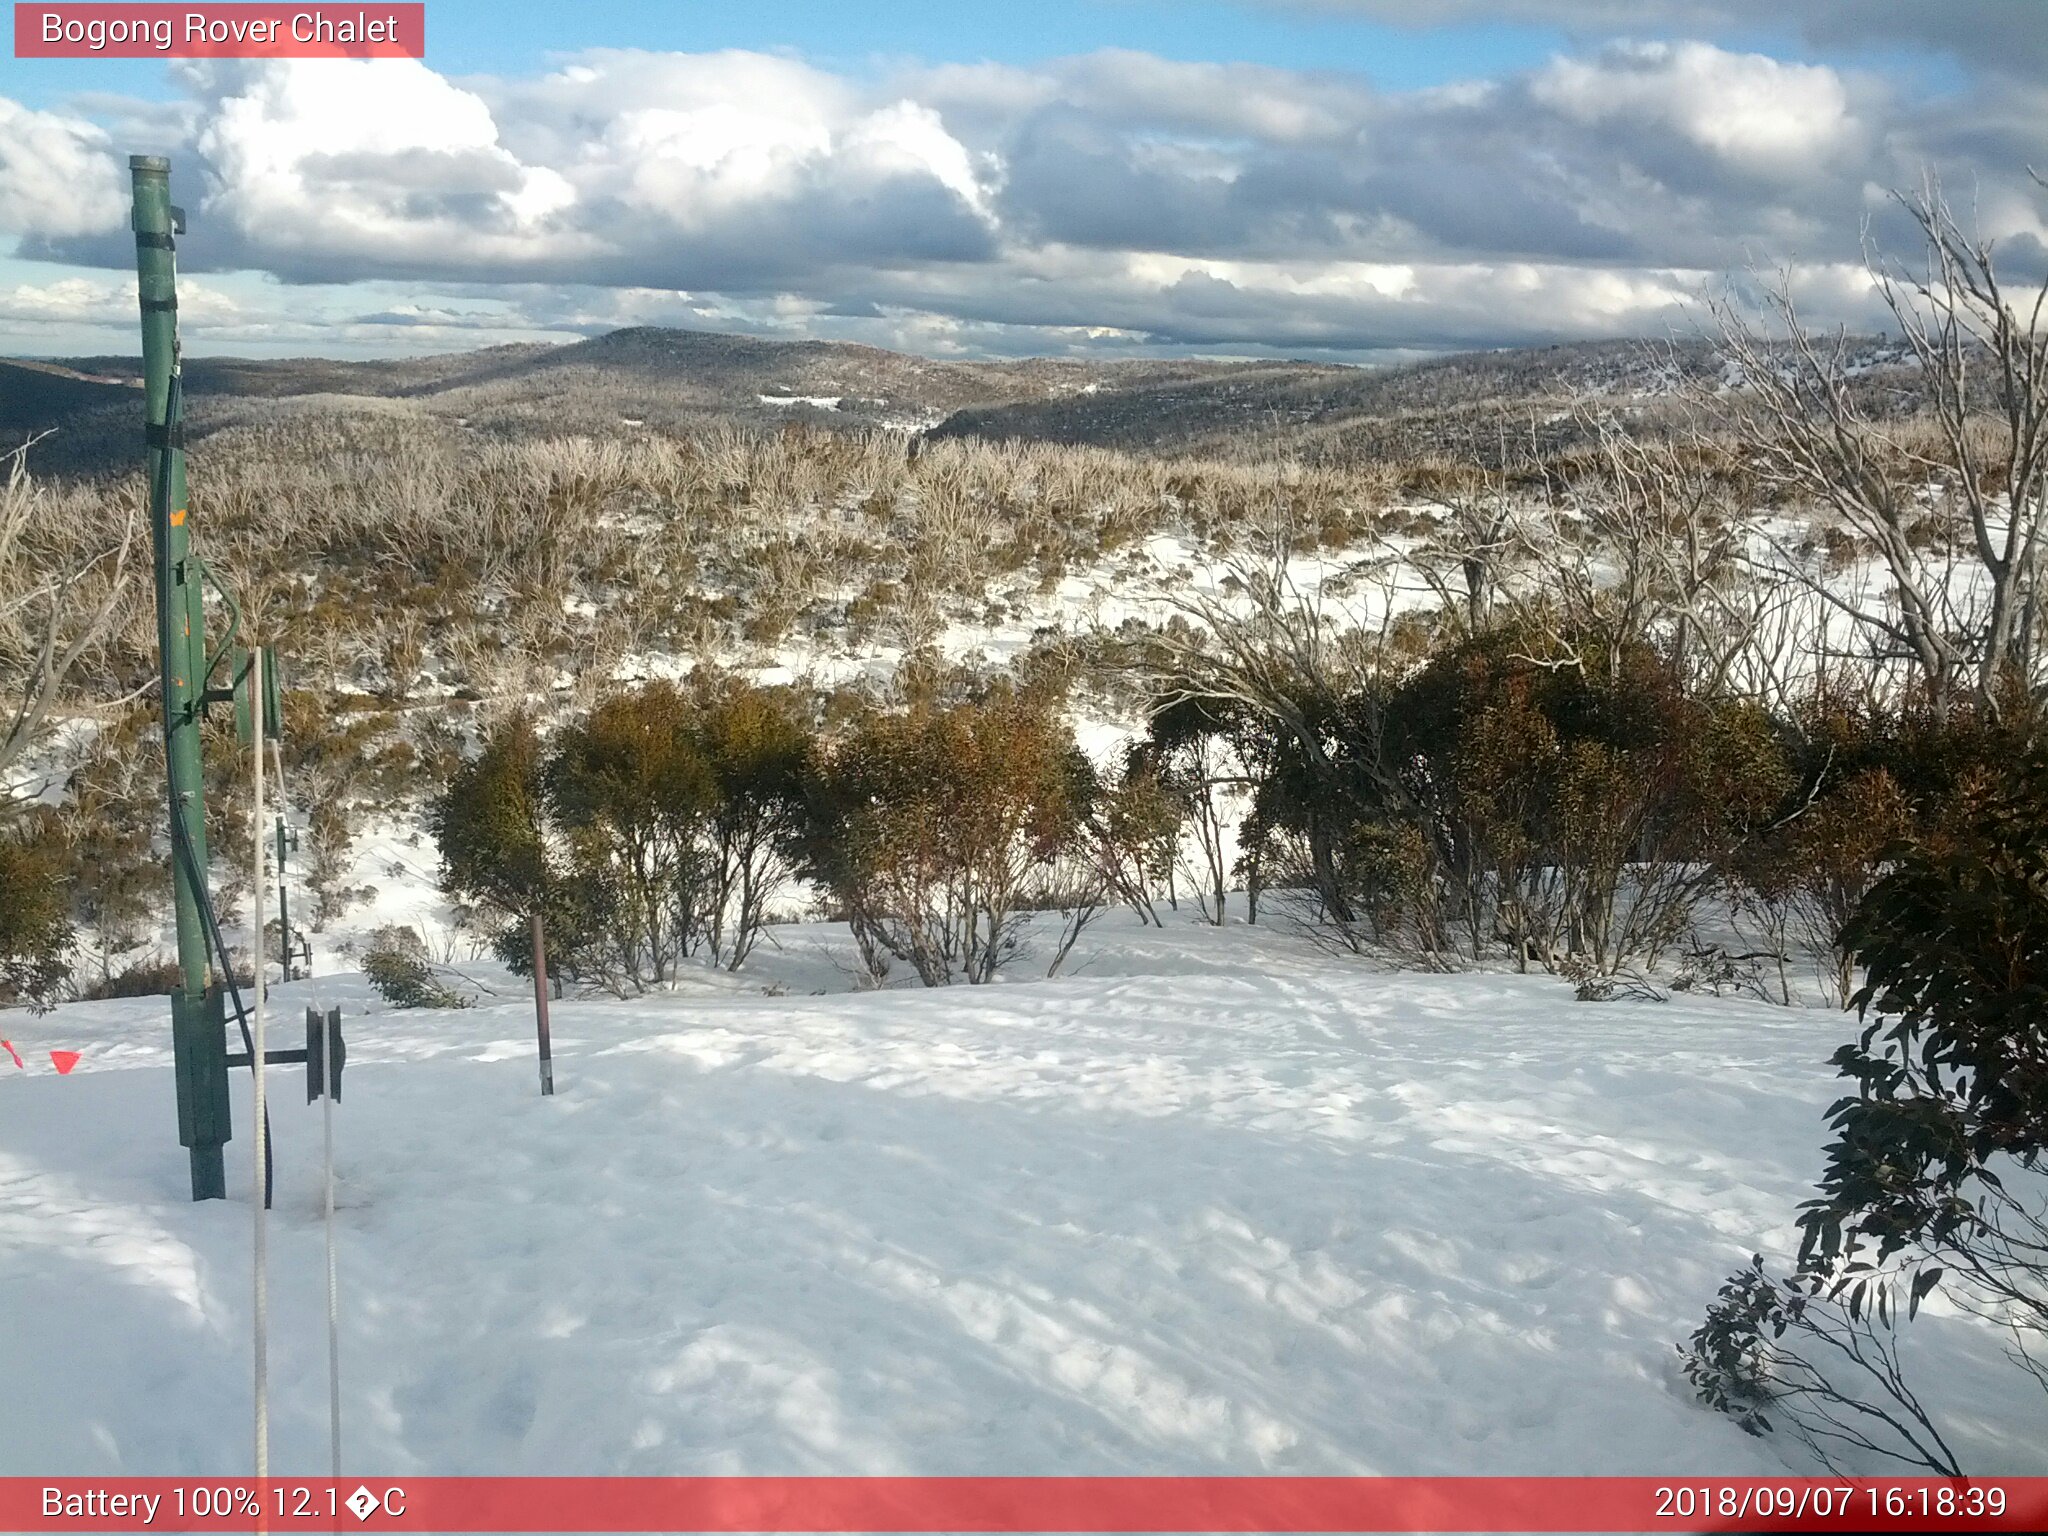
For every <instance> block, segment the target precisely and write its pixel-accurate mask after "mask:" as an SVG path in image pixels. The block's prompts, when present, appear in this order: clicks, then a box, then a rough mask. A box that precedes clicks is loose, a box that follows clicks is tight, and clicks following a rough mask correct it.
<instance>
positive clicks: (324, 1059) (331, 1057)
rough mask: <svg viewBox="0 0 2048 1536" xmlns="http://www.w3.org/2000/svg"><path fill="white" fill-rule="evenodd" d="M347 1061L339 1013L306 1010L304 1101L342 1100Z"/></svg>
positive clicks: (346, 1049) (336, 1011) (332, 1010)
mask: <svg viewBox="0 0 2048 1536" xmlns="http://www.w3.org/2000/svg"><path fill="white" fill-rule="evenodd" d="M347 1061H348V1047H347V1046H346V1045H344V1044H343V1043H342V1038H341V1010H340V1009H339V1008H330V1009H328V1010H327V1013H326V1016H325V1017H324V1018H323V1017H322V1016H321V1013H320V1010H319V1009H318V1008H308V1009H307V1010H306V1102H307V1103H308V1104H311V1103H313V1102H314V1101H315V1100H317V1099H320V1098H322V1097H323V1096H331V1097H332V1098H334V1099H335V1100H336V1101H337V1102H338V1101H339V1100H340V1098H341V1069H342V1067H343V1065H344V1064H345V1063H346V1062H347Z"/></svg>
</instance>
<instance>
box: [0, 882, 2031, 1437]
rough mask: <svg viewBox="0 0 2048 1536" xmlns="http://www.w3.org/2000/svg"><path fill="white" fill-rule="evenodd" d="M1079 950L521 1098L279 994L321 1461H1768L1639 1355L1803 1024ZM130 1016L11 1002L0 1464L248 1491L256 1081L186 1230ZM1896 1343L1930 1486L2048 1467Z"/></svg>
mask: <svg viewBox="0 0 2048 1536" xmlns="http://www.w3.org/2000/svg"><path fill="white" fill-rule="evenodd" d="M1097 933H1101V934H1102V935H1103V937H1101V938H1100V939H1097V938H1096V935H1097ZM776 937H777V941H778V946H779V947H778V949H777V950H775V951H772V952H770V953H768V954H767V955H766V956H765V965H764V970H765V972H766V974H767V975H772V976H779V977H780V978H781V979H783V980H784V981H785V982H787V983H788V984H789V985H790V986H791V988H792V990H793V991H799V990H803V989H808V988H810V987H815V986H821V985H831V984H833V983H834V982H835V980H836V979H837V978H838V975H839V973H838V972H837V970H836V969H835V965H834V957H833V952H832V951H833V946H835V945H843V944H844V943H845V940H844V937H843V934H842V933H839V932H836V931H835V930H831V929H826V928H823V927H820V926H815V925H807V926H797V927H788V928H783V929H780V930H778V931H777V935H776ZM1089 939H1090V940H1092V941H1094V945H1093V951H1092V953H1091V954H1090V955H1089V956H1088V957H1087V959H1086V961H1085V963H1084V964H1083V966H1082V968H1081V969H1080V970H1079V972H1078V973H1077V974H1073V975H1069V976H1063V977H1062V978H1061V979H1059V980H1056V981H1050V982H1044V981H1037V982H1030V983H1020V984H1012V985H999V986H995V987H987V988H973V989H969V988H965V987H961V988H954V989H950V990H945V991H937V992H925V991H922V990H915V989H913V990H893V989H892V990H889V991H884V992H868V993H846V992H839V993H837V994H836V995H821V996H800V995H789V996H781V997H766V996H763V995H761V993H760V992H759V991H758V990H757V989H758V988H759V986H760V985H761V982H762V980H763V979H764V978H763V977H761V976H755V977H752V978H751V979H740V980H735V979H733V978H711V977H708V976H707V977H706V978H705V979H704V982H703V984H702V985H701V986H699V987H697V988H695V989H693V990H691V991H688V992H684V993H678V994H674V995H667V996H661V997H656V998H649V999H643V1000H636V1001H633V1002H627V1003H620V1002H613V1001H600V1000H588V1001H579V1000H569V1001H564V1002H561V1003H558V1004H556V1005H555V1009H554V1032H555V1050H556V1063H557V1066H556V1071H557V1077H558V1081H559V1083H560V1085H561V1089H560V1093H559V1095H558V1096H557V1097H556V1098H555V1099H553V1100H547V1101H543V1100H541V1099H540V1098H539V1097H538V1096H537V1091H536V1081H535V1069H534V1064H533V1048H532V1022H531V1016H530V1009H529V1006H528V1005H527V1003H525V1002H524V1001H523V1000H521V999H520V998H519V994H518V990H517V987H518V984H517V982H516V981H511V980H506V981H505V982H504V985H505V989H506V1000H504V1001H500V1002H492V1001H490V1000H489V999H486V1005H485V1006H480V1007H477V1008H474V1009H471V1010H466V1011H459V1012H450V1013H424V1012H422V1013H394V1012H372V1011H368V1010H370V1009H372V1008H374V1007H375V1006H377V1005H375V1004H374V1002H373V1001H372V999H371V997H370V994H369V993H368V992H367V991H366V989H364V988H363V986H362V984H361V982H360V980H359V979H358V978H354V977H325V978H321V979H320V980H318V981H314V982H301V983H295V984H293V985H292V986H288V987H284V988H281V989H278V991H277V1002H276V1008H277V1012H276V1015H275V1017H276V1018H277V1019H278V1020H280V1021H281V1022H280V1023H278V1024H277V1025H275V1026H274V1027H275V1028H277V1029H279V1030H282V1031H283V1032H285V1033H291V1032H292V1026H294V1025H295V1024H296V1022H297V1020H298V1018H299V1017H301V1016H302V1010H303V1006H304V1004H305V1002H306V1001H308V1000H312V999H313V998H315V996H316V995H317V999H318V1001H320V1002H321V1003H322V1004H323V1005H326V1004H334V1003H339V1004H340V1005H341V1006H343V1007H344V1008H345V1009H346V1010H347V1012H348V1019H349V1022H348V1031H349V1036H350V1063H349V1068H348V1075H347V1077H346V1079H345V1097H344V1099H343V1101H342V1104H341V1105H340V1107H339V1109H338V1111H337V1136H338V1140H339V1147H340V1152H339V1162H340V1167H341V1170H342V1175H341V1194H340V1205H341V1211H340V1224H341V1283H342V1290H343V1305H344V1322H343V1329H344V1332H343V1344H342V1349H343V1372H344V1382H343V1385H344V1405H345V1415H346V1418H345V1427H344V1435H345V1445H344V1454H345V1458H346V1469H347V1470H349V1471H361V1472H364V1473H368V1472H371V1471H377V1472H388V1473H392V1474H404V1473H443V1474H455V1473H476V1474H487V1473H556V1474H598V1473H643V1474H653V1473H673V1474H688V1473H752V1474H766V1473H827V1472H832V1473H922V1474H972V1473H1009V1474H1033V1473H1104V1474H1107V1473H1261V1472H1271V1473H1283V1472H1289V1473H1316V1472H1329V1473H1401V1474H1429V1473H1452V1474H1455V1473H1525V1474H1545V1473H1556V1474H1564V1473H1586V1474H1598V1473H1634V1474H1649V1473H1667V1472H1668V1473H1702V1472H1708V1473H1723V1474H1743V1473H1754V1474H1760V1475H1768V1474H1773V1473H1781V1472H1785V1471H1787V1470H1802V1471H1803V1470H1809V1468H1808V1466H1807V1464H1806V1463H1805V1462H1804V1460H1803V1459H1802V1458H1801V1457H1800V1455H1799V1453H1798V1451H1797V1448H1796V1447H1795V1446H1792V1445H1791V1444H1789V1443H1785V1444H1780V1443H1778V1442H1776V1441H1767V1440H1757V1439H1752V1438H1750V1437H1747V1436H1745V1435H1743V1434H1742V1433H1741V1432H1740V1431H1739V1430H1737V1429H1736V1428H1735V1427H1734V1425H1733V1424H1732V1423H1730V1422H1728V1421H1726V1420H1724V1419H1722V1418H1720V1417H1718V1416H1716V1415H1713V1414H1711V1413H1709V1412H1707V1411H1706V1410H1704V1409H1702V1408H1700V1407H1699V1406H1697V1405H1696V1404H1695V1403H1694V1402H1693V1401H1692V1399H1691V1397H1690V1393H1689V1389H1688V1388H1687V1386H1686V1384H1685V1382H1684V1380H1683V1378H1682V1376H1681V1375H1680V1372H1679V1362H1678V1356H1677V1354H1676V1352H1675V1350H1674V1349H1673V1347H1672V1346H1673V1344H1674V1342H1675V1341H1677V1340H1679V1339H1681V1338H1683V1337H1684V1336H1685V1335H1686V1334H1687V1333H1689V1332H1690V1330H1691V1329H1692V1328H1693V1327H1694V1326H1696V1324H1697V1322H1698V1320H1699V1318H1700V1315H1701V1313H1702V1311H1703V1309H1704V1307H1705V1305H1706V1303H1707V1302H1708V1300H1709V1299H1710V1298H1711V1296H1712V1294H1713V1291H1714V1288H1715V1287H1716V1286H1717V1285H1718V1284H1719V1282H1720V1280H1721V1279H1722V1278H1723V1276H1725V1275H1726V1274H1727V1273H1728V1272H1730V1271H1731V1270H1732V1269H1734V1268H1737V1267H1739V1266H1740V1264H1741V1263H1742V1262H1743V1261H1744V1259H1745V1258H1746V1257H1747V1255H1748V1254H1749V1253H1750V1252H1751V1251H1753V1250H1755V1249H1758V1248H1761V1249H1763V1250H1764V1251H1765V1252H1767V1253H1771V1252H1776V1253H1779V1254H1782V1253H1784V1251H1785V1248H1786V1244H1787V1240H1788V1236H1789V1230H1790V1229H1789V1223H1790V1219H1791V1217H1792V1215H1793V1213H1794V1210H1795V1208H1796V1206H1797V1204H1798V1202H1799V1201H1800V1200H1801V1199H1803V1198H1804V1197H1805V1196H1806V1195H1807V1193H1808V1192H1809V1186H1810V1183H1811V1180H1812V1178H1813V1177H1814V1175H1815V1174H1816V1173H1817V1172H1818V1170H1819V1167H1820V1161H1821V1159H1820V1146H1821V1143H1822V1139H1823V1137H1822V1125H1821V1114H1822V1111H1823V1110H1824V1108H1825V1106H1826V1104H1827V1103H1828V1102H1829V1101H1830V1100H1831V1099H1832V1098H1833V1097H1834V1096H1835V1093H1836V1087H1835V1080H1834V1078H1833V1076H1832V1069H1830V1068H1828V1067H1827V1065H1826V1057H1827V1054H1828V1053H1829V1051H1831V1050H1832V1049H1833V1048H1834V1046H1835V1045H1836V1044H1838V1043H1839V1041H1840V1039H1841V1038H1842V1036H1843V1033H1844V1029H1845V1021H1844V1020H1843V1019H1842V1018H1841V1016H1839V1015H1830V1014H1827V1013H1823V1012H1818V1011H1810V1010H1800V1009H1777V1008H1770V1007H1765V1006H1762V1005H1758V1004H1748V1003H1737V1002H1731V1001H1714V1000H1708V999H1702V1000H1684V999H1675V1000H1674V1001H1672V1002H1671V1003H1668V1004H1664V1005H1655V1004H1641V1003H1612V1004H1606V1005H1597V1006H1596V1005H1586V1004H1579V1003H1576V1002H1574V1001H1573V1000H1572V997H1571V992H1570V989H1569V988H1568V987H1567V986H1566V985H1564V984H1563V983H1560V982H1558V981H1556V980H1555V979H1551V978H1542V977H1515V976H1484V975H1464V976H1423V975H1388V974H1384V973H1381V972H1378V971H1376V970H1374V969H1372V968H1370V967H1368V966H1366V965H1365V964H1363V963H1361V962H1356V961H1345V960H1338V959H1335V958H1332V957H1329V956H1326V955H1323V954H1321V953H1320V952H1318V951H1316V950H1315V949H1314V948H1313V947H1312V946H1310V945H1308V944H1307V943H1306V942H1304V941H1303V940H1301V939H1300V938H1298V937H1295V936H1293V935H1290V934H1287V933H1284V932H1274V931H1268V930H1264V929H1253V928H1245V927H1242V926H1238V927H1231V928H1226V929H1221V930H1216V929H1206V928H1202V927H1198V926H1194V925H1191V924H1185V923H1180V924H1176V925H1175V926H1172V927H1169V928H1168V929H1166V930H1164V931H1160V930H1152V929H1143V928H1140V927H1138V926H1137V925H1136V923H1135V922H1134V921H1131V920H1128V919H1125V918H1122V917H1119V918H1117V919H1115V920H1111V921H1106V922H1105V923H1104V925H1103V926H1102V928H1100V929H1097V930H1091V932H1090V935H1089ZM1084 942H1087V941H1084ZM839 984H840V985H842V986H843V981H842V982H839ZM165 1014H166V1007H165V1005H164V1003H163V1002H162V1000H160V999H142V1000H131V1001H122V1002H109V1003H98V1004H79V1005H72V1006H67V1007H65V1008H61V1009H59V1010H57V1011H56V1012H55V1013H53V1014H50V1015H48V1016H45V1017H44V1018H42V1019H29V1018H27V1017H25V1016H22V1015H18V1014H10V1015H9V1016H8V1018H7V1021H6V1022H7V1028H8V1031H9V1033H10V1035H11V1037H12V1038H14V1039H15V1041H16V1044H17V1045H18V1046H19V1047H21V1048H22V1050H23V1054H24V1056H25V1057H26V1058H27V1059H28V1061H29V1065H30V1067H31V1068H32V1069H33V1068H38V1067H40V1068H41V1069H40V1070H32V1071H29V1072H20V1071H16V1070H14V1069H13V1068H12V1066H11V1064H8V1065H5V1066H0V1316H4V1317H5V1318H6V1319H7V1323H6V1326H5V1327H4V1328H0V1381H5V1382H6V1383H7V1389H6V1390H5V1391H4V1392H0V1473H7V1474H28V1473H35V1474H48V1475H58V1474H76V1475H83V1474H98V1473H112V1472H117V1471H118V1472H125V1473H167V1474H168V1473H186V1474H198V1473H226V1472H233V1471H239V1470H242V1469H244V1468H245V1466H246V1463H247V1459H248V1408H247V1395H248V1349H249V1342H248V1306H249V1286H250V1280H249V1217H250V1211H249V1208H248V1204H247V1201H248V1195H247V1188H248V1184H249V1177H248V1172H249V1170H248V1158H249V1155H250V1146H251V1142H250V1138H249V1136H248V1125H247V1111H246V1102H247V1094H246V1086H245V1082H246V1080H245V1079H243V1078H242V1077H241V1075H240V1074H237V1092H238V1119H237V1125H236V1132H237V1134H236V1140H235V1141H234V1143H233V1144H232V1146H231V1147H230V1149H229V1158H230V1175H229V1187H230V1190H231V1193H232V1197H231V1198H230V1199H229V1200H228V1201H226V1202H215V1203H210V1204H206V1205H199V1206H195V1205H192V1204H190V1203H189V1201H188V1200H187V1198H186V1196H187V1188H186V1168H185V1160H184V1156H183V1153H182V1151H181V1150H180V1149H179V1148H178V1146H177V1145H176V1139H175V1127H174V1119H173V1108H172V1105H173V1098H172V1085H171V1077H170V1068H169V1052H168V1040H167V1035H168V1030H167V1028H166V1018H165ZM50 1048H68V1049H75V1050H80V1051H82V1052H83V1053H84V1061H83V1063H82V1064H81V1066H80V1067H79V1068H78V1070H77V1071H76V1072H75V1073H74V1074H73V1075H71V1076H69V1077H64V1078H60V1077H57V1076H55V1075H54V1074H53V1073H51V1072H50V1071H49V1070H48V1069H47V1065H46V1062H47V1058H46V1057H43V1056H40V1053H41V1052H44V1051H46V1050H47V1049H50ZM300 1087H301V1081H300V1079H299V1076H298V1073H297V1071H296V1070H295V1069H288V1068H286V1069H277V1070H276V1071H275V1072H274V1073H273V1076H272V1079H271V1096H272V1101H273V1119H274V1128H275V1135H276V1140H277V1143H278V1152H277V1158H278V1171H279V1180H278V1199H277V1209H276V1211H275V1212H274V1214H273V1225H272V1237H271V1266H272V1275H273V1283H272V1314H271V1315H272V1323H271V1340H272V1342H271V1360H272V1365H271V1373H272V1374H271V1380H272V1393H273V1408H272V1432H271V1433H272V1445H273V1465H274V1466H275V1467H276V1468H277V1469H278V1470H279V1471H280V1473H285V1474H289V1473H320V1472H324V1470H325V1448H326V1381H325V1337H324V1332H323V1326H322V1322H321V1317H322V1310H321V1309H322V1290H321V1278H320V1277H321V1273H322V1263H323V1259H322V1247H321V1234H320V1224H319V1185H318V1153H319V1114H318V1111H317V1110H316V1109H313V1108H309V1107H307V1106H306V1105H304V1103H303V1094H302V1093H300V1092H299V1089H300ZM1913 1346H1914V1350H1915V1356H1916V1365H1917V1368H1918V1369H1919V1371H1920V1372H1921V1375H1920V1377H1919V1381H1920V1384H1921V1385H1922V1387H1923V1389H1924V1390H1925V1391H1926V1393H1927V1395H1928V1396H1930V1397H1931V1398H1933V1399H1934V1400H1936V1401H1937V1402H1939V1403H1941V1404H1942V1405H1943V1406H1944V1407H1945V1408H1946V1409H1948V1410H1951V1416H1950V1423H1951V1424H1952V1425H1953V1427H1954V1429H1955V1435H1954V1440H1955V1442H1956V1443H1957V1446H1958V1449H1959V1450H1960V1451H1961V1452H1962V1454H1963V1455H1964V1458H1965V1462H1966V1465H1970V1466H1971V1467H1972V1470H1977V1471H1987V1472H1989V1471H1997V1472H2020V1471H2028V1470H2032V1471H2041V1470H2048V1461H2044V1452H2043V1445H2044V1442H2048V1436H2044V1435H2043V1434H2042V1429H2043V1427H2044V1426H2043V1425H2042V1423H2041V1413H2042V1410H2041V1406H2040V1398H2039V1394H2038V1393H2037V1392H2034V1393H2032V1394H2031V1397H2030V1396H2029V1395H2028V1394H2027V1393H2022V1392H2020V1391H2019V1389H2018V1382H2017V1380H2016V1378H2018V1373H2017V1372H2014V1371H2011V1370H2010V1369H2009V1368H2006V1367H2004V1366H2003V1365H2002V1363H2001V1362H2000V1361H1999V1359H1998V1351H1999V1348H2000V1340H1999V1338H1998V1336H1997V1335H1996V1333H1995V1332H1994V1331H1993V1330H1990V1329H1988V1328H1986V1327H1984V1326H1982V1325H1980V1324H1978V1323H1976V1322H1974V1321H1972V1320H1970V1319H1967V1318H1962V1317H1958V1316H1953V1315H1947V1314H1944V1313H1941V1312H1940V1311H1939V1310H1938V1309H1937V1311H1936V1313H1935V1314H1934V1315H1931V1316H1927V1317H1925V1318H1924V1319H1923V1321H1922V1322H1921V1323H1919V1324H1916V1325H1915V1330H1914V1338H1913ZM1986 1384H1989V1386H1990V1388H1991V1389H1992V1393H2005V1392H2007V1391H2008V1389H2010V1395H2009V1397H2007V1396H1996V1395H1992V1394H1991V1393H1987V1392H1986V1390H1985V1387H1986Z"/></svg>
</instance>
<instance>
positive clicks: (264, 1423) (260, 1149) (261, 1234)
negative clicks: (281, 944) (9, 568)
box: [249, 645, 270, 1497]
mask: <svg viewBox="0 0 2048 1536" xmlns="http://www.w3.org/2000/svg"><path fill="white" fill-rule="evenodd" d="M249 715H250V718H251V719H252V720H253V721H254V722H255V726H256V747H255V751H254V752H253V753H252V754H251V757H252V759H253V763H252V770H251V771H252V778H253V781H254V786H255V795H254V798H255V822H256V827H255V831H256V835H255V843H256V881H255V889H254V892H253V896H254V900H255V907H256V942H255V944H254V946H253V949H254V954H255V960H256V991H255V1010H254V1017H253V1019H252V1020H251V1023H250V1029H251V1046H250V1051H249V1073H250V1081H251V1083H252V1084H253V1086H254V1099H255V1102H254V1105H253V1108H252V1111H251V1115H252V1118H253V1119H254V1121H255V1125H256V1133H255V1136H254V1138H253V1140H254V1142H255V1146H256V1199H255V1206H256V1230H255V1234H254V1239H253V1248H254V1251H255V1270H256V1273H255V1288H256V1296H255V1306H254V1308H253V1309H252V1310H253V1312H254V1315H255V1340H254V1345H255V1357H256V1378H255V1394H254V1399H255V1414H256V1482H257V1491H258V1496H259V1497H264V1496H266V1495H264V1493H263V1489H262V1484H263V1483H264V1481H265V1480H266V1479H267V1478H268V1477H269V1476H270V1229H269V1224H268V1221H267V1220H266V1217H267V1215H268V1212H267V1211H266V1210H265V1209H264V1207H265V1206H266V1205H267V1204H268V1198H267V1197H268V1194H269V1189H268V1184H269V1180H268V1178H267V1177H266V1174H267V1172H268V1161H269V1151H270V1148H269V1135H268V1132H269V1126H268V1124H267V1123H266V1122H265V1120H264V1110H265V1104H264V1099H263V1065H264V1063H263V1051H264V1040H263V962H264V959H265V956H264V954H263V882H264V878H265V875H264V868H263V847H264V843H265V841H266V840H265V838H264V835H263V832H264V828H263V736H264V723H265V722H264V718H263V651H262V648H261V647H259V646H254V645H252V646H250V648H249Z"/></svg>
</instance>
